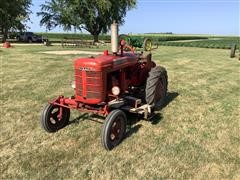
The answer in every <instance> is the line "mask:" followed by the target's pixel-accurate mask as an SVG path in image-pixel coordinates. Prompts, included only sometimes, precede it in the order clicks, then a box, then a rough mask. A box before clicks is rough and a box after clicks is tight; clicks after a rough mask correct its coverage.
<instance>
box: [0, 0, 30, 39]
mask: <svg viewBox="0 0 240 180" xmlns="http://www.w3.org/2000/svg"><path fill="white" fill-rule="evenodd" d="M30 6H31V0H11V1H10V0H1V3H0V17H1V18H0V33H2V34H3V35H4V38H3V41H5V40H6V38H7V34H8V32H9V30H19V31H21V30H24V29H25V28H26V25H25V22H26V21H27V20H29V14H30V13H31V11H30Z"/></svg>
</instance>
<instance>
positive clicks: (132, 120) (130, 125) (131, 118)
mask: <svg viewBox="0 0 240 180" xmlns="http://www.w3.org/2000/svg"><path fill="white" fill-rule="evenodd" d="M178 95H179V93H177V92H169V93H168V94H167V97H166V101H165V103H164V104H163V106H162V107H159V108H156V110H157V111H159V110H161V109H163V108H164V107H166V106H167V105H168V104H169V103H171V102H172V101H173V100H174V99H175V98H176V97H177V96H178ZM126 115H127V131H126V135H125V138H124V139H127V138H129V137H131V136H132V135H133V134H136V133H137V132H138V131H139V129H140V128H141V127H142V124H137V123H138V122H139V121H142V120H143V117H142V116H140V115H138V114H133V113H129V112H126ZM104 119H105V118H104V117H102V116H99V115H96V114H88V113H84V114H81V115H80V116H78V117H76V118H75V119H73V120H71V121H70V122H69V124H68V125H71V124H79V123H80V122H81V121H85V120H90V121H94V122H97V123H100V124H103V123H104ZM162 119H163V116H162V114H161V113H159V112H157V113H155V114H154V116H153V117H152V118H151V119H150V120H147V121H149V122H150V123H151V124H152V125H156V124H158V123H159V122H160V121H161V120H162Z"/></svg>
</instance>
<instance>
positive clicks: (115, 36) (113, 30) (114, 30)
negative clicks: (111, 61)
mask: <svg viewBox="0 0 240 180" xmlns="http://www.w3.org/2000/svg"><path fill="white" fill-rule="evenodd" d="M111 45H112V53H113V54H117V52H118V24H117V23H116V22H115V21H113V24H112V25H111Z"/></svg>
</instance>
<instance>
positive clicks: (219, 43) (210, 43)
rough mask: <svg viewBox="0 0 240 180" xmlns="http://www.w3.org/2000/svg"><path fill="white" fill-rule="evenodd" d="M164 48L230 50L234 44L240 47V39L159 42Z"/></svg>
mask: <svg viewBox="0 0 240 180" xmlns="http://www.w3.org/2000/svg"><path fill="white" fill-rule="evenodd" d="M158 44H159V45H163V46H183V47H200V48H217V49H230V48H231V47H232V46H233V44H236V45H237V48H239V47H240V43H239V38H222V39H218V40H211V39H209V40H199V41H190V42H159V43H158Z"/></svg>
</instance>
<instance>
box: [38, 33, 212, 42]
mask: <svg viewBox="0 0 240 180" xmlns="http://www.w3.org/2000/svg"><path fill="white" fill-rule="evenodd" d="M38 34H41V35H43V36H44V37H46V38H48V39H50V40H52V41H54V40H62V39H82V40H92V39H93V36H92V35H90V34H79V33H38ZM130 37H134V38H135V37H136V38H144V37H147V38H150V39H152V40H153V41H155V42H156V41H157V42H162V41H178V40H196V39H207V38H208V37H206V36H190V35H189V36H179V35H161V34H159V35H151V36H150V35H146V36H144V35H131V36H130ZM99 40H103V41H110V40H111V37H110V35H99Z"/></svg>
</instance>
